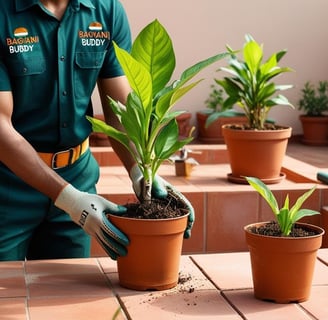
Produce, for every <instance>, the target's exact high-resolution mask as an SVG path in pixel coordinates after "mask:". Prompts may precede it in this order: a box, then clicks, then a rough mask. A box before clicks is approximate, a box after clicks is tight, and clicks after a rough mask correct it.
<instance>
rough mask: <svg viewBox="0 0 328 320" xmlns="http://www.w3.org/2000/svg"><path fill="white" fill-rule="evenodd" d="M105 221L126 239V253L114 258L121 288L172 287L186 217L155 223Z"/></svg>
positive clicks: (117, 218)
mask: <svg viewBox="0 0 328 320" xmlns="http://www.w3.org/2000/svg"><path fill="white" fill-rule="evenodd" d="M109 219H110V221H111V222H112V223H113V224H114V225H115V226H117V227H118V228H119V229H120V230H121V231H122V232H124V233H125V234H126V235H127V237H128V238H129V240H130V245H129V246H128V254H127V255H126V256H125V257H119V258H118V259H117V269H118V276H119V282H120V284H121V286H123V287H126V288H129V289H134V290H166V289H170V288H173V287H175V286H176V285H177V283H178V278H179V264H180V256H181V251H182V243H183V234H184V231H185V229H186V226H187V220H188V215H185V216H182V217H178V218H172V219H158V220H155V219H132V218H125V217H117V216H114V215H109Z"/></svg>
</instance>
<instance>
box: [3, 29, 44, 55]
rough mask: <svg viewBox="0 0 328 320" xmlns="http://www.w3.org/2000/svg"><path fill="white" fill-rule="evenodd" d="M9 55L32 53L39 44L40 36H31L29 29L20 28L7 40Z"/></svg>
mask: <svg viewBox="0 0 328 320" xmlns="http://www.w3.org/2000/svg"><path fill="white" fill-rule="evenodd" d="M6 43H7V47H8V50H9V53H11V54H12V53H21V52H32V51H33V49H34V45H35V44H37V43H39V37H38V36H30V35H29V32H28V29H27V28H25V27H18V28H16V29H15V30H14V32H13V37H8V38H7V39H6Z"/></svg>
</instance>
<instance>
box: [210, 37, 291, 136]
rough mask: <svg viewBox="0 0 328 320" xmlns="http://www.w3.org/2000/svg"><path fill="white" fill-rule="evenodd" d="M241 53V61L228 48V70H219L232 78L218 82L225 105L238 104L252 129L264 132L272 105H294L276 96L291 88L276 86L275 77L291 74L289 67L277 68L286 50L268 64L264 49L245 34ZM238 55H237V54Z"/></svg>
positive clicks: (281, 96)
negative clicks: (264, 59)
mask: <svg viewBox="0 0 328 320" xmlns="http://www.w3.org/2000/svg"><path fill="white" fill-rule="evenodd" d="M245 38H246V42H245V44H244V47H243V50H242V54H243V60H242V59H239V58H238V57H237V55H236V51H233V50H232V49H231V48H230V47H229V46H227V49H228V51H229V53H230V55H229V56H230V57H229V61H228V67H223V68H220V69H219V70H221V71H224V72H226V73H227V74H228V75H229V76H226V77H224V78H223V79H216V80H215V81H216V83H217V84H219V85H220V86H221V87H222V88H223V89H224V91H225V92H226V94H227V96H228V97H227V98H226V99H225V101H224V103H223V106H224V108H225V109H232V107H233V106H234V105H235V104H236V105H238V106H239V107H241V108H242V110H243V112H244V113H245V115H246V117H247V119H248V123H249V126H250V128H252V129H258V130H263V129H264V124H265V122H266V120H267V116H268V112H269V111H270V109H271V108H272V107H273V106H276V105H287V106H291V107H293V106H292V105H291V103H290V102H289V101H288V99H287V98H286V97H285V96H283V95H281V94H277V92H278V91H282V90H287V89H289V88H291V87H292V85H277V84H275V83H274V82H273V81H272V79H273V78H275V77H276V76H278V75H280V74H282V73H284V72H290V71H292V69H290V68H288V67H280V66H278V62H279V61H280V60H281V58H282V57H283V56H284V55H285V54H286V52H287V51H286V50H283V51H280V52H277V53H273V54H272V55H271V56H270V57H269V58H268V59H267V60H266V61H265V62H262V60H263V48H262V46H261V45H259V44H258V43H257V42H256V41H255V40H254V39H253V38H252V37H251V36H250V35H246V37H245ZM237 53H238V52H237Z"/></svg>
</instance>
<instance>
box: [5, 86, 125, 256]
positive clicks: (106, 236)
mask: <svg viewBox="0 0 328 320" xmlns="http://www.w3.org/2000/svg"><path fill="white" fill-rule="evenodd" d="M12 112H13V97H12V93H11V92H10V91H0V161H1V162H3V163H4V164H5V165H6V166H7V167H8V168H9V169H10V170H11V171H12V172H14V173H15V174H16V175H17V176H18V177H20V178H21V179H22V180H24V181H25V182H26V183H27V184H29V185H30V186H32V187H33V188H35V189H37V190H38V191H40V192H42V193H43V194H45V195H47V196H48V197H50V198H51V199H52V200H53V201H54V202H55V205H56V206H57V207H58V208H60V209H62V210H64V211H65V212H66V213H67V214H69V215H70V217H71V219H72V220H73V221H74V222H75V223H76V224H78V225H79V226H80V227H81V228H83V230H84V231H85V232H86V233H88V234H89V235H91V236H93V237H95V238H96V240H97V241H98V242H99V244H100V245H101V246H102V247H103V248H104V249H105V250H106V252H107V253H108V255H109V256H110V257H111V258H112V259H116V258H117V257H118V256H124V255H125V254H126V253H127V250H126V248H125V246H126V245H127V244H128V243H129V240H128V238H127V237H126V236H125V235H124V234H123V233H122V232H121V231H120V230H118V229H117V228H116V227H115V226H113V225H112V224H111V223H110V222H109V220H108V219H107V218H106V216H105V213H106V212H111V213H117V214H122V213H123V212H125V210H126V209H125V208H124V207H122V206H118V205H116V204H114V203H112V202H109V201H107V200H106V199H104V198H102V197H100V196H98V195H95V194H89V193H86V192H81V191H79V190H77V189H76V188H74V187H73V186H72V185H71V184H69V183H68V182H67V181H65V180H64V179H63V178H61V177H60V176H59V175H58V174H57V173H56V172H55V171H54V170H52V169H51V168H49V167H48V166H47V165H46V164H45V163H44V162H43V160H41V158H40V157H39V155H38V154H37V152H36V151H35V149H34V148H33V147H32V146H31V144H30V143H28V141H27V140H26V139H25V138H24V137H23V136H22V135H20V134H19V133H18V132H17V131H16V130H15V128H14V127H13V125H12V122H11V116H12ZM17 201H19V199H17Z"/></svg>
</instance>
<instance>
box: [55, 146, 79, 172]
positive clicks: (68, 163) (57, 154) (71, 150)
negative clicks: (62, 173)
mask: <svg viewBox="0 0 328 320" xmlns="http://www.w3.org/2000/svg"><path fill="white" fill-rule="evenodd" d="M67 152H69V157H68V162H67V164H65V165H63V166H57V157H58V156H59V155H61V154H65V153H67ZM73 155H74V148H69V149H67V150H63V151H58V152H55V153H54V154H53V155H52V158H51V168H52V169H55V170H56V169H60V168H64V167H66V166H68V165H70V164H72V159H73Z"/></svg>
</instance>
